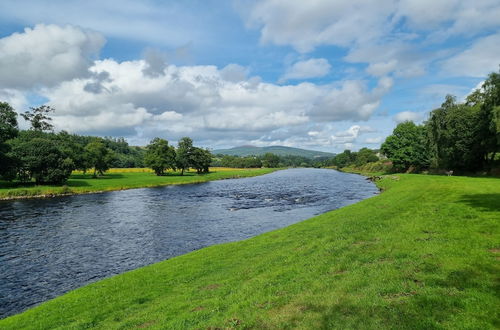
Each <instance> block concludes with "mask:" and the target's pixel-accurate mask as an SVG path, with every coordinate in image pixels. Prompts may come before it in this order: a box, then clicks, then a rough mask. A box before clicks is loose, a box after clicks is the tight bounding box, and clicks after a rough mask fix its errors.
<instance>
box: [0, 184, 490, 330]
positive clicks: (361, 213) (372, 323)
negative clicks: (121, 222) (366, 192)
mask: <svg viewBox="0 0 500 330" xmlns="http://www.w3.org/2000/svg"><path fill="white" fill-rule="evenodd" d="M378 184H379V185H380V187H381V188H382V189H383V190H384V193H382V194H381V195H378V196H376V197H373V198H370V199H367V200H364V201H362V202H360V203H357V204H354V205H350V206H347V207H344V208H342V209H339V210H336V211H332V212H329V213H326V214H323V215H320V216H317V217H315V218H312V219H309V220H306V221H303V222H301V223H298V224H295V225H292V226H290V227H287V228H284V229H280V230H276V231H273V232H269V233H266V234H263V235H259V236H257V237H255V238H252V239H248V240H245V241H241V242H236V243H228V244H222V245H217V246H212V247H208V248H205V249H201V250H198V251H195V252H192V253H189V254H187V255H183V256H179V257H176V258H173V259H170V260H167V261H163V262H160V263H157V264H154V265H150V266H147V267H144V268H141V269H137V270H134V271H131V272H128V273H125V274H122V275H118V276H115V277H112V278H109V279H106V280H103V281H99V282H96V283H94V284H91V285H88V286H85V287H83V288H80V289H77V290H74V291H72V292H69V293H68V294H66V295H63V296H61V297H58V298H56V299H54V300H52V301H49V302H46V303H44V304H42V305H40V306H38V307H36V308H33V309H31V310H28V311H26V312H24V313H22V314H19V315H15V316H12V317H9V318H6V319H4V320H1V321H0V328H1V329H86V328H97V329H129V328H130V329H134V328H141V329H144V328H148V329H159V328H165V329H184V328H194V329H219V328H264V329H265V328H268V329H274V328H301V329H331V328H339V329H340V328H341V329H378V328H383V329H495V328H496V329H498V328H499V327H500V322H499V311H500V297H499V274H500V267H499V262H500V260H499V259H500V230H499V223H500V179H495V178H470V177H444V176H430V175H428V176H425V175H398V176H387V177H386V178H384V179H383V180H381V181H379V182H378Z"/></svg>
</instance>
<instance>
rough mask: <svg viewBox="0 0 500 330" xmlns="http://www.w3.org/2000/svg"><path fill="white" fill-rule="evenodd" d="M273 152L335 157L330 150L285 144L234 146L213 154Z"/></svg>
mask: <svg viewBox="0 0 500 330" xmlns="http://www.w3.org/2000/svg"><path fill="white" fill-rule="evenodd" d="M268 152H270V153H273V154H275V155H278V156H289V155H291V156H302V157H306V158H311V159H314V158H318V157H329V158H330V157H333V156H335V154H333V153H330V152H322V151H314V150H306V149H299V148H291V147H283V146H272V147H254V146H241V147H234V148H231V149H218V150H213V151H212V154H214V155H218V154H223V155H230V156H240V157H241V156H261V155H264V154H265V153H268Z"/></svg>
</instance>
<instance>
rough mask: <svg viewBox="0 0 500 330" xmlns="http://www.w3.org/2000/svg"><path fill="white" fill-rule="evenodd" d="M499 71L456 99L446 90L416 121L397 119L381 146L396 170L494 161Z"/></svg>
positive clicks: (462, 168)
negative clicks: (424, 116)
mask: <svg viewBox="0 0 500 330" xmlns="http://www.w3.org/2000/svg"><path fill="white" fill-rule="evenodd" d="M499 149H500V72H499V73H495V72H494V73H491V74H489V75H488V78H487V79H486V80H485V81H484V83H483V84H482V86H481V87H480V88H479V89H476V90H475V91H474V92H472V93H471V94H470V95H468V96H467V97H466V99H465V101H464V102H457V100H456V98H455V97H454V96H452V95H447V96H446V98H445V100H444V102H443V103H442V104H441V106H440V107H439V108H437V109H435V110H433V111H431V113H430V115H429V118H428V119H427V120H426V121H425V122H424V123H423V124H421V125H416V124H414V123H413V122H409V121H408V122H403V123H400V124H399V125H398V126H396V128H395V129H394V131H393V133H392V135H390V136H388V137H387V139H386V140H385V141H384V143H383V144H382V146H381V151H382V152H383V153H384V154H385V155H386V156H387V157H388V158H389V159H390V160H391V161H392V164H393V168H394V170H396V171H401V172H405V171H415V172H418V171H422V170H429V169H431V170H432V169H445V170H453V171H458V172H462V173H466V172H477V171H481V170H491V169H493V168H494V167H495V166H498V164H499V159H498V156H499V154H498V151H499Z"/></svg>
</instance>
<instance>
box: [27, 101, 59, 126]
mask: <svg viewBox="0 0 500 330" xmlns="http://www.w3.org/2000/svg"><path fill="white" fill-rule="evenodd" d="M30 109H31V111H25V112H24V113H22V114H21V116H22V117H23V118H24V120H26V121H29V122H30V124H31V129H32V130H35V131H52V130H53V129H54V125H52V124H51V123H50V121H52V118H50V117H49V116H48V114H49V113H51V112H54V111H55V109H54V108H52V107H51V106H48V105H42V106H39V107H37V108H30Z"/></svg>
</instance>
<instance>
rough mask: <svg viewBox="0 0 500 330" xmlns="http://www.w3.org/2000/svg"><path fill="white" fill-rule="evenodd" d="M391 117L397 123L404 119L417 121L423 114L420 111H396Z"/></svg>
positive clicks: (422, 117)
mask: <svg viewBox="0 0 500 330" xmlns="http://www.w3.org/2000/svg"><path fill="white" fill-rule="evenodd" d="M393 119H394V121H395V122H396V123H398V124H399V123H402V122H405V121H413V122H419V121H421V120H422V119H424V115H423V114H422V113H419V112H413V111H402V112H399V113H397V114H396V115H395V116H394V117H393Z"/></svg>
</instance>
